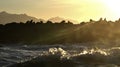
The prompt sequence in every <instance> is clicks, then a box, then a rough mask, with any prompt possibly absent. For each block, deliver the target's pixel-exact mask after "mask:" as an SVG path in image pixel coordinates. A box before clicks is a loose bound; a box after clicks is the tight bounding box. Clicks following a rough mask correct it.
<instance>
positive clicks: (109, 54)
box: [0, 44, 120, 67]
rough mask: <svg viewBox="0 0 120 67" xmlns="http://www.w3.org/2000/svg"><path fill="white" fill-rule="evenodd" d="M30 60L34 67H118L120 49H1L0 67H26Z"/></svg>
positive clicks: (39, 46) (24, 47)
mask: <svg viewBox="0 0 120 67" xmlns="http://www.w3.org/2000/svg"><path fill="white" fill-rule="evenodd" d="M32 61H34V63H33V64H34V65H35V63H38V65H37V66H34V67H68V66H69V67H120V47H119V46H109V47H108V46H87V45H79V44H73V45H62V44H56V45H17V46H16V45H5V46H4V45H3V46H1V47H0V67H22V66H23V67H29V64H31V65H32V63H31V62H32ZM23 64H24V65H23ZM31 67H32V66H31Z"/></svg>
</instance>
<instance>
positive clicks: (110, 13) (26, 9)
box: [0, 0, 120, 21]
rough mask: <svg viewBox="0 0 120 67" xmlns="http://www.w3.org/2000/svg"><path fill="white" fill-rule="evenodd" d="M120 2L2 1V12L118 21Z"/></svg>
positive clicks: (86, 0)
mask: <svg viewBox="0 0 120 67" xmlns="http://www.w3.org/2000/svg"><path fill="white" fill-rule="evenodd" d="M119 3H120V1H119V0H0V11H7V12H10V13H17V14H23V13H26V14H28V15H30V16H34V17H37V18H43V19H49V18H51V17H56V16H59V17H63V18H66V19H74V20H77V21H88V20H89V19H93V20H99V18H101V17H102V18H107V19H108V20H117V19H118V18H119V17H120V9H119V7H120V4H119Z"/></svg>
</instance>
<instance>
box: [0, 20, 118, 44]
mask: <svg viewBox="0 0 120 67" xmlns="http://www.w3.org/2000/svg"><path fill="white" fill-rule="evenodd" d="M119 29H120V20H117V21H115V22H112V21H107V20H106V19H102V18H100V20H98V21H94V20H92V19H90V21H89V22H81V23H80V24H73V23H72V22H70V21H65V20H63V21H61V22H60V23H54V22H52V21H47V22H46V23H43V21H39V22H34V21H33V20H28V21H26V23H24V22H20V23H17V22H12V23H7V24H5V25H3V24H0V43H23V44H24V43H25V44H66V43H70V44H73V43H86V42H96V41H100V42H105V41H115V42H119V41H120V30H119Z"/></svg>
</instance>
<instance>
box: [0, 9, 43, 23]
mask: <svg viewBox="0 0 120 67" xmlns="http://www.w3.org/2000/svg"><path fill="white" fill-rule="evenodd" d="M31 19H32V20H34V21H35V22H37V21H44V20H43V19H37V18H35V17H32V16H28V15H27V14H11V13H8V12H6V11H2V12H0V24H6V23H9V22H26V21H27V20H31Z"/></svg>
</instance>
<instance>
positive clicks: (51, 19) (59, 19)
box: [48, 16, 78, 23]
mask: <svg viewBox="0 0 120 67" xmlns="http://www.w3.org/2000/svg"><path fill="white" fill-rule="evenodd" d="M48 20H49V21H52V22H55V23H60V22H61V21H62V20H65V21H71V22H73V23H78V21H76V20H72V19H65V18H62V17H59V16H57V17H52V18H50V19H48Z"/></svg>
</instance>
